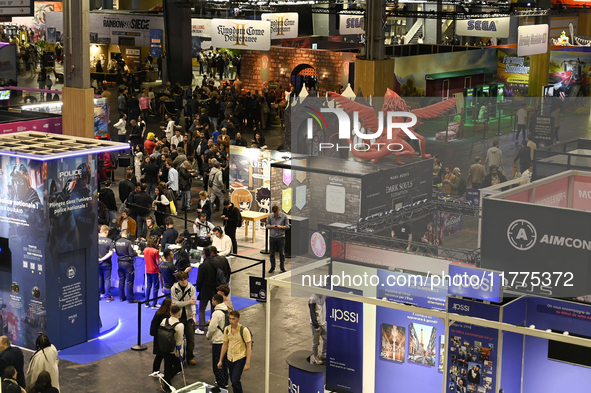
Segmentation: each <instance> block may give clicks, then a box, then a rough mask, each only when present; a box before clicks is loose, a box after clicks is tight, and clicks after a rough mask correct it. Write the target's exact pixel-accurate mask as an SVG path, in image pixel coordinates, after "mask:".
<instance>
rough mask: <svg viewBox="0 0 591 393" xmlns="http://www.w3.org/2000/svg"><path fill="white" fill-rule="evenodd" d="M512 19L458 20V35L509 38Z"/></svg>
mask: <svg viewBox="0 0 591 393" xmlns="http://www.w3.org/2000/svg"><path fill="white" fill-rule="evenodd" d="M510 22H511V18H510V17H505V18H482V19H466V20H456V34H458V35H463V36H469V37H490V38H493V37H496V38H507V37H509V26H510Z"/></svg>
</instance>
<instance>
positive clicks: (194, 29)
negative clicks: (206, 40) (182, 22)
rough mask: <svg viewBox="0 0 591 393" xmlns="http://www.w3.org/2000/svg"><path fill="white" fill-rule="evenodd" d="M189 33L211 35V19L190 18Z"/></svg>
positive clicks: (203, 35) (202, 35) (199, 35)
mask: <svg viewBox="0 0 591 393" xmlns="http://www.w3.org/2000/svg"><path fill="white" fill-rule="evenodd" d="M191 35H192V36H197V37H211V19H197V18H191Z"/></svg>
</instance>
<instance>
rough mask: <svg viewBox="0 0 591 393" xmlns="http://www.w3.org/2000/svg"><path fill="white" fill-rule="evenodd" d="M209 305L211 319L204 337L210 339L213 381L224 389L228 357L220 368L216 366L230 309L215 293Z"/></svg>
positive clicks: (228, 322) (226, 381)
mask: <svg viewBox="0 0 591 393" xmlns="http://www.w3.org/2000/svg"><path fill="white" fill-rule="evenodd" d="M211 306H212V307H213V312H212V313H211V321H210V322H209V327H208V329H207V335H206V336H205V338H207V339H208V340H211V343H212V345H211V361H212V366H213V375H215V382H216V385H218V387H220V388H222V389H226V388H227V387H228V358H224V360H223V361H222V368H221V369H220V368H218V362H219V361H220V358H221V354H222V346H223V345H224V329H225V328H226V326H228V325H229V324H230V311H229V310H228V306H226V305H225V304H224V298H223V297H222V296H221V295H218V294H215V295H213V298H212V299H211Z"/></svg>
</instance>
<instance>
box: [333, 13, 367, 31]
mask: <svg viewBox="0 0 591 393" xmlns="http://www.w3.org/2000/svg"><path fill="white" fill-rule="evenodd" d="M362 18H363V16H361V15H351V14H346V15H339V34H340V35H348V34H363V33H365V30H363V22H362Z"/></svg>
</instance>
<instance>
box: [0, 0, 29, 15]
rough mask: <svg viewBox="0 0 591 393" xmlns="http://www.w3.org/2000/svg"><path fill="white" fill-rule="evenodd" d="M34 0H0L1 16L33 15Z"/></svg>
mask: <svg viewBox="0 0 591 393" xmlns="http://www.w3.org/2000/svg"><path fill="white" fill-rule="evenodd" d="M34 13H35V12H34V10H33V0H4V1H0V16H12V15H14V16H33V15H34Z"/></svg>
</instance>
